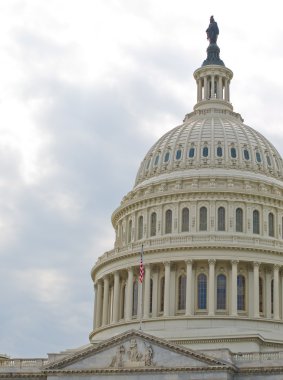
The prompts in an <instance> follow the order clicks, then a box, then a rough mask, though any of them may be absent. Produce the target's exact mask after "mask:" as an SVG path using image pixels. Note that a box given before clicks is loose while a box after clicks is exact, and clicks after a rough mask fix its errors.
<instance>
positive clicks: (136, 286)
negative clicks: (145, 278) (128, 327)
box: [132, 279, 139, 316]
mask: <svg viewBox="0 0 283 380" xmlns="http://www.w3.org/2000/svg"><path fill="white" fill-rule="evenodd" d="M138 294H139V283H138V280H137V279H136V280H135V281H134V283H133V309H132V313H133V316H137V314H138Z"/></svg>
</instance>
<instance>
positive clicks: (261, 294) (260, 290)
mask: <svg viewBox="0 0 283 380" xmlns="http://www.w3.org/2000/svg"><path fill="white" fill-rule="evenodd" d="M258 285H259V288H258V293H259V294H258V295H259V312H260V313H263V279H262V277H259V283H258Z"/></svg>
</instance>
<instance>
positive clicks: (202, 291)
mask: <svg viewBox="0 0 283 380" xmlns="http://www.w3.org/2000/svg"><path fill="white" fill-rule="evenodd" d="M197 286H198V309H199V310H205V309H206V303H207V277H206V275H205V274H204V273H201V274H199V275H198V279H197Z"/></svg>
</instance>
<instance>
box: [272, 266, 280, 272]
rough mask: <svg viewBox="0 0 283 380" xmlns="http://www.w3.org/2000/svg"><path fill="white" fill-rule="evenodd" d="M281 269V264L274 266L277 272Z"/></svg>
mask: <svg viewBox="0 0 283 380" xmlns="http://www.w3.org/2000/svg"><path fill="white" fill-rule="evenodd" d="M280 268H281V265H279V264H274V265H273V269H274V270H276V271H277V270H279V269H280Z"/></svg>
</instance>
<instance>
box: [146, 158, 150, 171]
mask: <svg viewBox="0 0 283 380" xmlns="http://www.w3.org/2000/svg"><path fill="white" fill-rule="evenodd" d="M150 161H151V159H149V160H148V161H147V165H146V169H148V168H149V165H150Z"/></svg>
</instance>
